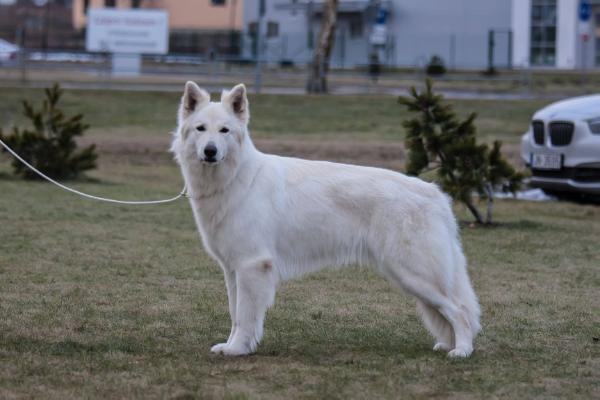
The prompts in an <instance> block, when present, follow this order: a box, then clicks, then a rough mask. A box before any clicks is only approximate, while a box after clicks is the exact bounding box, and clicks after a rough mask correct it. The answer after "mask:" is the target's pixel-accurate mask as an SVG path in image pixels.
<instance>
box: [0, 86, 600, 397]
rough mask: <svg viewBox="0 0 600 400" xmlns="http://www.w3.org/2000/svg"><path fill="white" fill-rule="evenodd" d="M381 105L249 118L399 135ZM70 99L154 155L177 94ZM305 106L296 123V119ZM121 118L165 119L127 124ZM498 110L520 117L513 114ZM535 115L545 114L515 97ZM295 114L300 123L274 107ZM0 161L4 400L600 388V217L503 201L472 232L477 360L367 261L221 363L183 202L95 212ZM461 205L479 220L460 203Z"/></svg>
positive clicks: (307, 103) (218, 309)
mask: <svg viewBox="0 0 600 400" xmlns="http://www.w3.org/2000/svg"><path fill="white" fill-rule="evenodd" d="M33 93H34V92H26V94H28V95H32V94H33ZM18 95H19V92H14V93H12V94H11V93H8V92H3V94H2V95H1V96H0V104H2V105H1V107H0V110H1V111H0V113H2V115H5V116H6V115H8V116H9V117H10V118H12V114H11V113H10V112H9V111H7V110H9V109H10V107H14V105H12V104H11V101H10V100H9V99H10V98H11V96H13V98H17V97H18ZM384 99H385V100H386V101H389V100H391V101H392V104H393V99H389V98H373V99H369V98H346V97H343V98H338V97H336V98H329V97H327V98H312V97H285V96H283V97H271V96H264V97H261V98H258V99H254V100H255V101H254V103H259V104H257V105H255V106H254V107H253V116H254V118H255V120H254V121H255V122H254V123H256V124H257V125H258V126H263V128H262V129H263V131H262V134H264V135H267V134H268V135H275V134H276V133H277V130H276V129H275V127H276V126H279V125H280V124H283V123H284V122H282V121H278V119H283V120H284V121H285V120H288V121H289V120H290V119H291V120H294V121H298V122H299V124H300V127H295V129H298V130H297V131H296V133H295V134H291V133H290V134H289V135H290V136H291V137H296V138H297V137H303V136H302V135H304V134H314V132H313V131H310V129H309V128H301V126H302V125H301V123H305V122H302V121H305V120H306V119H310V118H311V114H310V113H311V112H312V113H321V112H322V113H323V114H319V115H330V116H332V119H333V120H337V121H339V120H340V119H344V118H346V117H345V115H356V114H355V112H350V113H349V114H346V113H347V112H348V111H352V110H358V109H360V110H364V109H370V110H373V112H374V113H376V112H380V113H381V115H388V119H387V121H388V122H386V124H385V126H387V128H385V129H391V127H392V113H391V111H389V114H386V113H387V112H388V111H385V110H386V107H388V105H381V107H382V110H378V107H377V103H374V104H371V103H369V101H371V100H372V101H374V102H383V100H384ZM66 100H67V102H68V104H69V111H71V110H73V109H75V108H78V109H81V110H83V111H86V112H87V115H88V116H89V119H90V120H91V121H92V122H94V124H95V125H94V133H93V134H94V135H97V136H98V137H101V136H102V135H104V134H105V135H108V136H111V135H114V134H115V132H128V129H129V128H132V129H138V128H139V129H140V130H139V131H138V134H137V135H136V136H135V139H136V140H139V141H140V144H143V141H144V140H145V137H144V133H143V131H144V129H146V128H147V129H148V135H149V136H148V137H149V138H151V136H152V135H159V134H160V131H161V129H162V128H160V127H164V128H166V127H167V125H169V124H171V121H172V120H173V118H174V112H173V110H174V108H175V105H176V101H177V96H172V95H164V94H154V93H139V94H138V93H133V94H121V93H118V94H117V95H112V96H111V95H109V94H108V93H106V92H97V93H89V92H70V93H68V94H67V99H66ZM95 100H98V101H99V103H102V104H106V106H107V107H109V108H111V109H112V110H114V111H113V113H114V115H112V114H106V117H107V118H109V117H110V118H109V120H106V121H104V124H105V125H102V124H100V123H99V122H98V125H96V122H97V121H98V120H96V118H99V116H98V115H95V114H94V113H93V112H92V110H94V109H95V107H96V106H97V105H96V106H95V105H94V101H95ZM131 100H136V101H134V102H133V103H132V102H131ZM338 101H339V107H337V106H336V104H337V102H338ZM254 103H253V104H254ZM473 104H475V103H473ZM294 105H295V106H296V108H295V110H296V113H298V114H300V115H295V114H294V112H293V111H289V110H288V107H292V109H293V106H294ZM163 106H164V107H167V106H168V107H169V110H168V112H167V111H164V110H162V107H163ZM284 106H285V107H284ZM324 106H328V109H327V110H323V109H322V108H325V107H324ZM393 106H394V107H395V104H394V105H393ZM393 106H392V105H389V107H390V110H391V109H392V107H393ZM479 106H480V107H481V109H482V110H484V109H485V107H482V106H481V105H479ZM126 107H131V110H138V111H135V112H136V113H142V112H141V111H139V110H146V109H151V110H153V111H152V112H147V113H146V112H144V113H143V114H144V115H137V114H136V115H135V116H134V117H131V119H129V118H130V117H127V116H126V115H125V114H127V113H126V112H125V111H124V109H125V108H126ZM461 107H464V109H465V110H467V109H468V105H467V104H466V103H463V104H461ZM495 107H505V108H504V109H505V110H509V109H511V103H507V104H500V103H497V104H495ZM525 107H531V108H534V106H533V105H531V104H526V105H525V104H512V109H513V110H514V109H517V108H518V109H521V108H525ZM13 110H14V108H13ZM283 110H286V111H285V112H287V113H289V114H278V112H279V113H282V112H283ZM307 110H309V111H307ZM336 110H337V111H336ZM488 112H489V113H490V114H489V115H490V118H492V117H493V115H496V116H495V117H493V118H492V120H494V121H497V123H498V124H499V126H500V124H501V121H502V120H503V119H504V120H507V121H508V120H512V119H513V118H512V116H511V115H505V116H504V117H503V116H502V112H501V111H500V110H499V109H497V108H494V110H491V109H489V110H488ZM506 112H508V111H506ZM516 112H522V113H524V112H523V111H522V110H521V111H516ZM160 113H163V114H161V115H162V116H163V117H164V119H165V121H162V118H160V116H159V115H157V114H160ZM313 117H314V115H313ZM368 118H373V119H372V120H373V121H375V120H376V119H378V118H375V117H373V116H372V115H369V117H368ZM384 119H385V118H384ZM140 121H145V122H140ZM159 121H162V122H161V123H162V124H163V125H160V126H159V127H156V126H155V124H158V123H159ZM321 123H323V124H324V125H325V126H330V127H331V126H334V127H339V126H340V125H338V124H342V125H343V124H346V123H347V122H346V121H344V122H335V121H334V122H331V121H325V122H321V120H315V121H313V124H312V128H314V129H324V128H323V127H322V126H321ZM357 123H364V122H357ZM259 124H262V125H259ZM169 126H170V125H169ZM258 126H257V130H258ZM269 127H270V128H269ZM304 129H306V130H304ZM320 132H326V130H323V131H320ZM339 132H344V133H345V130H344V128H341V127H339ZM369 135H382V137H384V136H385V135H386V133H384V131H383V130H382V131H378V132H376V133H369ZM340 136H342V137H343V135H340ZM360 143H361V142H360V141H359V140H356V145H357V146H360ZM0 157H1V158H0V193H2V194H1V195H0V398H31V397H33V398H51V399H65V398H144V399H147V398H178V399H191V398H252V399H254V398H256V399H258V398H260V399H263V398H267V399H269V398H273V399H276V398H283V397H288V398H340V399H345V398H400V397H401V398H423V399H425V398H448V397H451V398H539V399H546V398H569V399H571V398H582V399H583V398H594V397H598V396H599V395H600V383H599V382H600V372H599V371H600V342H598V337H599V336H600V307H599V306H598V304H597V297H598V288H599V287H600V273H599V271H598V266H599V265H600V253H599V252H598V237H599V236H600V208H599V207H596V206H590V205H577V204H572V203H562V202H560V203H558V202H557V203H526V202H520V201H511V200H504V201H498V202H497V205H496V207H497V210H496V220H497V221H499V222H500V226H498V227H495V228H469V227H468V224H461V225H462V226H463V228H462V232H461V234H462V238H463V244H464V248H465V252H466V254H467V257H468V259H469V268H470V274H471V277H472V280H473V283H474V286H475V289H476V291H477V293H478V295H479V297H480V300H481V305H482V310H483V318H482V322H483V332H482V333H481V335H480V336H479V337H478V338H477V339H476V342H475V348H476V351H475V353H474V354H473V356H472V358H470V359H468V360H451V359H448V358H447V357H445V355H444V354H440V353H434V352H433V351H432V350H431V346H432V340H431V339H430V338H429V337H428V335H427V333H426V331H425V329H424V328H423V327H422V325H421V323H420V322H419V320H418V318H417V316H416V313H415V310H414V302H413V300H412V299H410V298H408V297H405V296H403V295H402V294H400V293H399V292H398V291H396V290H395V289H394V288H392V287H391V286H390V285H388V284H387V283H386V281H384V280H383V279H381V278H380V277H378V276H376V275H375V274H374V273H373V272H371V271H370V270H368V269H360V268H349V269H345V270H340V271H324V272H320V273H317V274H313V275H309V276H307V277H305V278H303V279H301V280H296V281H292V282H287V283H285V284H283V285H282V287H281V289H280V291H279V292H278V295H277V299H276V303H275V306H274V307H273V308H272V309H271V310H270V311H269V313H268V315H267V321H266V325H265V337H264V339H263V341H262V344H261V345H260V346H259V350H258V353H257V354H256V355H253V356H250V357H244V358H235V359H229V358H225V357H223V356H216V355H213V354H211V353H210V352H209V349H210V346H211V345H212V344H214V343H217V342H220V341H223V340H224V339H226V337H227V335H228V333H229V332H228V329H229V317H228V314H227V300H226V294H225V285H224V281H223V277H222V275H221V272H220V271H219V269H218V267H217V266H216V264H215V262H214V261H212V260H210V258H209V257H208V256H207V255H206V254H205V253H204V252H203V250H202V247H201V243H200V241H199V239H198V234H197V232H196V230H195V227H194V224H193V220H192V214H191V210H190V208H189V206H188V204H187V203H186V201H184V200H181V201H179V202H177V203H174V204H169V205H162V206H144V207H130V206H119V205H110V204H103V203H97V202H92V201H88V200H84V199H80V198H78V197H76V196H73V195H70V194H67V193H65V192H62V191H59V190H58V189H56V188H54V187H52V186H50V185H48V184H44V183H39V182H23V181H20V180H17V179H15V178H12V176H11V175H10V174H9V171H10V170H9V165H8V159H7V158H6V157H5V156H0ZM101 157H102V155H101ZM101 160H102V158H101ZM133 161H135V160H133ZM90 177H91V178H94V179H93V180H87V181H80V182H73V183H71V184H72V185H74V186H76V187H77V188H79V189H81V190H84V191H87V192H91V193H95V194H99V195H104V196H108V197H116V198H124V199H125V198H126V199H146V198H157V197H167V196H171V195H173V194H174V193H176V192H177V191H178V190H179V189H180V182H181V179H180V177H179V172H178V171H177V169H176V167H175V166H174V165H173V164H172V163H171V162H169V161H168V159H167V158H166V157H165V158H164V159H158V160H157V161H156V162H152V163H148V162H146V163H142V164H141V165H138V164H136V163H135V162H132V156H131V155H118V156H114V157H113V158H111V162H102V163H101V165H100V169H99V170H97V171H94V172H93V173H91V174H90ZM456 211H457V214H458V216H459V218H460V219H461V220H463V221H464V220H467V219H468V214H467V213H466V211H465V210H464V209H463V208H461V207H457V208H456Z"/></svg>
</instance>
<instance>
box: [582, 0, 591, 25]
mask: <svg viewBox="0 0 600 400" xmlns="http://www.w3.org/2000/svg"><path fill="white" fill-rule="evenodd" d="M591 15H592V6H591V5H590V2H589V0H581V1H580V2H579V20H580V21H583V22H586V21H589V20H590V16H591Z"/></svg>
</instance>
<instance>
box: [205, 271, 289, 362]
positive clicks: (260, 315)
mask: <svg viewBox="0 0 600 400" xmlns="http://www.w3.org/2000/svg"><path fill="white" fill-rule="evenodd" d="M235 277H236V286H237V296H236V297H237V299H236V300H237V302H236V307H235V322H234V329H233V331H232V336H231V337H230V340H229V341H228V342H227V343H226V344H224V345H218V346H219V348H218V349H214V348H213V349H214V350H213V351H216V352H219V353H223V354H225V355H231V356H238V355H246V354H250V353H253V352H254V351H256V346H257V345H258V342H259V341H260V339H261V338H262V334H263V324H264V320H265V313H266V312H267V309H268V308H269V307H270V306H271V305H272V304H273V300H274V299H275V290H276V288H277V283H278V274H277V271H276V270H275V268H274V266H273V263H272V262H271V261H270V260H262V261H259V262H253V263H250V264H248V265H246V266H244V267H241V268H239V269H237V270H236V272H235Z"/></svg>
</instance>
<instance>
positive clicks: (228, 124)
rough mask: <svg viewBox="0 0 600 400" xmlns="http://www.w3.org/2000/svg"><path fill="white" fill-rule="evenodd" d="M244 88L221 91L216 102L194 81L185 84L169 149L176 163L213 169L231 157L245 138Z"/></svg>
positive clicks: (246, 118)
mask: <svg viewBox="0 0 600 400" xmlns="http://www.w3.org/2000/svg"><path fill="white" fill-rule="evenodd" d="M249 119H250V111H249V109H248V98H247V96H246V87H245V86H244V85H243V84H240V85H237V86H235V87H234V88H233V89H231V90H230V91H223V93H222V94H221V101H220V102H211V101H210V95H209V94H208V92H206V91H205V90H204V89H201V88H200V87H198V85H196V84H195V83H194V82H187V83H186V84H185V91H184V93H183V97H182V98H181V104H180V106H179V114H178V127H177V131H176V132H175V138H174V141H173V146H172V150H173V152H174V153H175V156H176V158H177V159H178V160H179V162H182V161H184V160H186V161H187V162H192V163H200V165H202V166H216V165H218V164H220V163H221V162H223V161H224V160H227V159H228V158H234V157H235V156H236V154H235V153H236V152H238V151H239V150H240V147H241V146H242V143H243V141H244V140H245V138H246V136H247V135H248V128H247V126H248V121H249Z"/></svg>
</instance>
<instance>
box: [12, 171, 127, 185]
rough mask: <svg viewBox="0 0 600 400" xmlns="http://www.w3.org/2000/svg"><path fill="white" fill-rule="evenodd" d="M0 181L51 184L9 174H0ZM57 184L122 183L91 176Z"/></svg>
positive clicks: (61, 180)
mask: <svg viewBox="0 0 600 400" xmlns="http://www.w3.org/2000/svg"><path fill="white" fill-rule="evenodd" d="M0 180H1V181H8V182H27V183H34V184H35V183H43V184H51V183H50V182H48V181H46V180H45V179H42V178H35V179H25V178H23V177H21V176H19V175H15V174H12V173H9V172H0ZM56 181H57V182H59V183H63V184H72V183H93V184H95V185H103V186H122V185H123V184H122V183H116V182H111V181H107V180H103V179H100V178H96V177H93V176H87V175H81V176H78V177H77V178H68V179H56Z"/></svg>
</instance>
